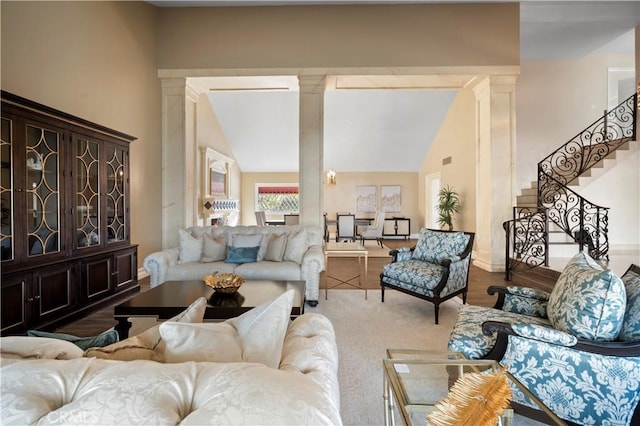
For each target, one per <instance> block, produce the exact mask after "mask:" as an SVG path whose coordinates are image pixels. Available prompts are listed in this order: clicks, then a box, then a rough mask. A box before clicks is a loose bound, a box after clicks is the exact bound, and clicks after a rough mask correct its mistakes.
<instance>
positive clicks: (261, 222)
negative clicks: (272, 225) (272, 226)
mask: <svg viewBox="0 0 640 426" xmlns="http://www.w3.org/2000/svg"><path fill="white" fill-rule="evenodd" d="M256 224H258V226H265V225H266V224H267V215H266V214H265V213H264V211H262V210H260V211H257V212H256Z"/></svg>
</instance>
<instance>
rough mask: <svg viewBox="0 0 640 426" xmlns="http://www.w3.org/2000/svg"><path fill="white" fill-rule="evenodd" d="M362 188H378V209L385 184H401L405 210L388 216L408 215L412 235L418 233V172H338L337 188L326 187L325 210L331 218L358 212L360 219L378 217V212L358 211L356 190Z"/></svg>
mask: <svg viewBox="0 0 640 426" xmlns="http://www.w3.org/2000/svg"><path fill="white" fill-rule="evenodd" d="M359 185H375V186H376V195H377V199H378V201H377V203H378V204H377V209H378V210H379V209H381V206H380V191H381V189H380V187H381V186H382V185H399V186H400V189H401V191H402V192H401V195H400V200H401V203H402V211H400V212H388V213H387V214H386V216H387V217H391V216H404V217H408V218H410V219H411V233H412V234H415V233H417V232H418V229H419V225H420V222H419V221H418V198H417V197H416V194H417V191H418V173H415V172H395V173H389V172H384V173H383V172H379V173H355V172H354V173H345V172H340V171H338V172H337V173H336V184H335V185H324V196H323V200H324V211H325V212H327V217H329V218H330V219H335V217H336V213H337V212H350V213H354V214H355V215H356V216H357V217H374V215H375V212H358V211H357V206H356V189H357V186H359Z"/></svg>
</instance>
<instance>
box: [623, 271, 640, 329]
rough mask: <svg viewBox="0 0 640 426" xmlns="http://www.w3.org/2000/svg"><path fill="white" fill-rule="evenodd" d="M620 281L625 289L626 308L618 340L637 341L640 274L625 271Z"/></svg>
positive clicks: (639, 311) (639, 324)
mask: <svg viewBox="0 0 640 426" xmlns="http://www.w3.org/2000/svg"><path fill="white" fill-rule="evenodd" d="M622 282H623V283H624V286H625V288H626V290H627V309H626V312H625V314H624V321H622V330H620V336H619V337H618V340H622V341H624V342H638V341H640V275H638V274H637V273H636V272H633V271H627V272H625V273H624V275H623V276H622Z"/></svg>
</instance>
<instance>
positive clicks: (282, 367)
mask: <svg viewBox="0 0 640 426" xmlns="http://www.w3.org/2000/svg"><path fill="white" fill-rule="evenodd" d="M201 299H202V300H201V301H199V302H196V304H198V305H199V307H198V308H197V310H198V314H197V316H199V317H201V316H202V314H203V313H204V308H205V306H206V300H205V299H204V298H201ZM291 300H292V296H291V297H290V298H289V300H288V301H287V302H286V303H282V302H274V304H273V305H272V306H271V307H268V308H266V310H262V311H261V310H258V311H257V312H256V313H251V312H253V311H250V313H248V314H244V315H249V316H250V315H254V316H255V315H268V316H269V321H263V322H258V323H256V321H255V318H251V317H245V318H244V321H240V322H233V321H231V320H230V321H231V322H229V321H227V322H228V324H224V326H226V327H227V328H229V327H234V328H235V329H237V332H238V334H239V335H240V340H242V339H243V333H245V334H246V330H244V328H243V327H245V326H246V325H247V324H251V327H272V325H273V324H276V326H277V324H278V323H279V322H280V323H281V324H282V325H281V326H280V330H281V334H282V336H283V338H282V340H281V341H280V344H279V345H278V348H279V350H278V353H277V363H276V365H275V367H276V368H274V367H273V366H268V365H266V364H264V363H263V362H262V361H261V359H260V357H261V356H264V351H257V352H255V353H254V356H257V357H258V358H255V359H253V360H248V361H244V362H243V361H240V362H237V361H236V362H212V361H203V360H195V361H181V362H172V363H168V362H169V361H171V360H170V359H169V358H168V357H169V355H166V356H161V357H160V358H162V359H160V361H162V362H158V361H154V360H151V359H135V360H114V359H113V358H111V359H100V358H99V357H95V355H97V354H99V353H100V351H98V350H88V351H86V352H84V353H83V351H82V350H81V349H79V348H78V347H77V346H74V345H73V344H72V343H70V342H66V341H60V340H54V339H47V338H41V337H23V336H11V337H3V338H2V339H1V340H0V348H1V349H2V358H0V363H1V368H0V375H1V376H2V381H1V383H0V386H1V395H2V398H0V424H2V425H21V426H22V425H33V424H65V425H105V424H113V425H158V426H160V425H172V426H173V425H176V424H181V425H206V424H225V425H286V424H290V425H305V424H309V425H340V424H341V423H342V421H341V418H340V392H339V385H338V376H337V369H338V351H337V346H336V341H335V334H334V330H333V327H332V325H331V322H330V321H329V320H328V319H327V318H326V317H324V316H322V315H320V314H315V313H307V314H304V315H301V316H300V317H298V318H297V319H296V320H294V321H292V322H289V319H288V316H289V312H290V306H291V305H290V303H291ZM274 305H275V310H276V311H277V312H276V313H275V315H274V314H273V313H268V310H269V309H270V310H271V311H274V307H273V306H274ZM192 306H193V305H192ZM256 309H258V308H256ZM265 312H266V313H265ZM238 318H241V317H238ZM174 320H175V318H174ZM181 321H184V318H182V319H177V320H176V321H172V320H170V321H169V322H168V325H169V326H170V327H168V326H166V325H165V324H167V323H165V324H163V325H161V326H159V327H163V326H165V327H167V330H168V329H170V328H175V327H184V328H183V330H181V332H180V333H179V334H178V335H177V338H178V340H180V339H182V340H184V339H187V340H188V338H186V337H185V334H187V335H188V334H189V333H185V332H184V331H185V330H186V331H189V330H198V332H203V331H204V332H208V333H213V334H211V335H210V338H208V339H202V338H197V339H192V340H190V341H189V342H190V343H189V342H187V344H185V342H184V341H181V342H176V341H174V342H173V343H174V344H175V343H178V344H177V345H174V349H175V348H178V349H179V350H180V351H182V352H181V353H182V354H187V356H193V357H196V356H197V354H200V355H201V356H207V355H209V354H214V352H211V351H210V350H209V349H210V347H209V346H206V345H211V344H213V343H212V342H217V343H215V344H218V345H222V344H224V342H225V338H224V337H223V336H224V335H225V333H224V332H221V330H223V329H224V326H221V325H220V323H217V325H214V324H213V323H200V324H196V323H186V324H185V323H184V322H181ZM196 322H197V319H196ZM243 324H244V325H243ZM209 327H210V328H209ZM221 327H222V328H221ZM167 330H165V333H164V334H163V333H162V330H161V334H162V335H163V338H168V339H169V341H168V342H167V341H163V342H162V344H163V345H164V346H165V348H164V353H165V354H169V352H170V351H169V349H168V348H169V347H170V346H171V344H172V343H171V342H170V340H171V336H170V333H169V334H167V333H166V332H167ZM213 330H215V332H214V331H213ZM174 331H175V330H174ZM272 332H273V328H272V329H271V332H270V333H265V330H263V329H259V328H258V329H255V328H254V329H253V331H249V333H253V334H254V337H253V338H254V339H258V342H256V341H253V342H248V341H246V342H244V343H243V344H244V345H245V347H244V351H243V354H242V357H243V359H244V357H245V356H246V354H247V352H251V351H250V350H247V349H248V348H249V349H250V347H251V346H252V345H256V344H257V343H260V336H261V335H263V336H264V335H265V334H266V336H264V337H263V338H262V339H261V340H262V343H265V344H267V345H271V344H272V342H273V341H274V339H273V337H274V334H273V333H272ZM145 333H146V337H145V338H142V337H139V338H137V340H136V337H134V338H129V339H127V340H126V341H123V342H119V343H116V344H114V345H116V346H117V349H119V350H122V351H123V352H125V351H126V352H128V354H129V355H131V354H134V355H142V356H141V358H145V356H144V353H143V352H142V351H140V350H139V349H140V347H138V346H137V345H140V344H142V342H143V341H144V340H145V339H146V340H147V343H149V341H150V339H149V337H150V334H149V333H151V334H153V333H155V335H156V336H157V335H158V334H157V333H158V330H157V328H153V329H150V330H149V331H147V332H145ZM275 334H277V333H275ZM140 336H142V334H141V335H140ZM193 336H196V335H192V337H193ZM211 336H214V337H213V338H211ZM215 336H217V337H215ZM175 337H176V336H174V338H175ZM200 337H202V336H200ZM235 339H236V340H237V336H236V337H235ZM151 340H153V339H151ZM276 340H277V339H276ZM198 345H200V346H198ZM202 345H205V346H202ZM160 346H162V345H161V344H159V343H158V342H156V343H155V345H153V348H152V349H153V351H155V352H157V351H158V348H159V347H160ZM132 348H133V352H132ZM136 350H137V352H136ZM114 353H115V351H114V350H109V349H107V348H102V354H103V355H106V354H110V356H113V354H114ZM175 355H176V354H173V356H175ZM215 356H220V354H219V353H218V354H217V355H215ZM147 358H149V357H147ZM174 361H176V360H174Z"/></svg>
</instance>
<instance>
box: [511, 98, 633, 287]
mask: <svg viewBox="0 0 640 426" xmlns="http://www.w3.org/2000/svg"><path fill="white" fill-rule="evenodd" d="M637 102H638V94H637V93H636V94H634V95H632V96H630V97H629V98H627V99H626V100H624V101H623V102H621V103H620V104H619V105H618V106H616V107H615V108H613V109H612V110H611V111H608V112H607V111H605V114H604V115H603V116H602V117H601V118H600V119H599V120H597V121H595V122H594V123H593V124H591V125H590V126H589V127H587V128H586V129H585V130H583V131H582V132H580V133H579V134H578V135H576V136H575V137H574V138H572V139H571V140H569V142H567V143H565V144H564V145H562V146H561V147H560V148H558V149H557V150H556V151H554V152H553V153H551V154H549V155H548V156H547V157H546V158H544V159H543V160H542V161H540V162H539V163H538V208H537V209H531V208H519V207H515V208H514V214H513V219H512V220H510V221H507V222H504V224H503V227H504V229H505V234H506V259H505V271H506V272H505V276H506V279H507V280H509V279H510V275H511V271H512V270H513V269H515V268H516V267H518V266H519V265H526V266H528V267H535V266H541V265H548V256H549V238H548V232H549V228H548V224H549V222H553V223H554V224H556V225H557V226H558V227H559V228H560V229H562V230H563V231H564V232H565V233H566V234H567V235H569V236H570V237H571V238H572V239H573V240H574V241H575V242H576V243H578V244H579V247H580V250H583V249H584V248H585V247H586V248H587V249H588V251H589V254H590V256H591V257H593V258H594V259H598V260H600V259H602V260H608V259H609V254H608V253H609V236H608V231H609V211H608V210H609V209H608V208H607V207H603V206H599V205H597V204H595V203H593V202H591V201H589V200H587V199H585V198H584V197H582V196H581V195H580V194H578V193H577V192H575V191H573V190H571V189H570V188H568V187H567V185H568V184H570V183H571V182H573V181H574V180H575V179H577V178H578V177H580V176H581V175H582V174H583V173H585V172H586V171H588V170H589V169H590V168H591V167H593V166H594V165H596V164H598V163H599V162H601V161H603V160H604V159H605V158H606V157H607V156H608V155H609V154H611V153H612V152H613V151H615V150H617V149H618V148H620V147H621V146H623V145H624V144H625V143H627V142H629V141H631V140H634V139H635V138H636V107H637V105H638V104H637Z"/></svg>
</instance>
